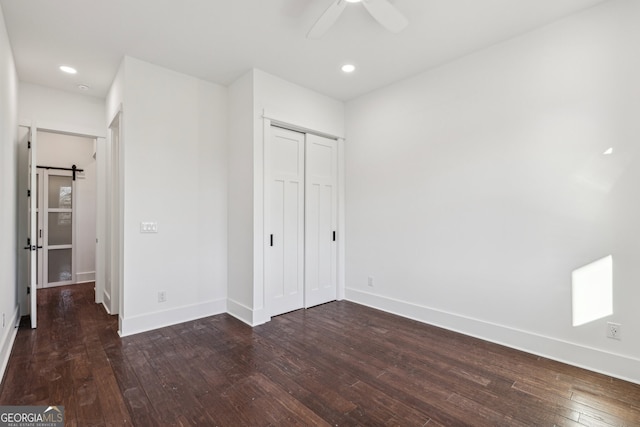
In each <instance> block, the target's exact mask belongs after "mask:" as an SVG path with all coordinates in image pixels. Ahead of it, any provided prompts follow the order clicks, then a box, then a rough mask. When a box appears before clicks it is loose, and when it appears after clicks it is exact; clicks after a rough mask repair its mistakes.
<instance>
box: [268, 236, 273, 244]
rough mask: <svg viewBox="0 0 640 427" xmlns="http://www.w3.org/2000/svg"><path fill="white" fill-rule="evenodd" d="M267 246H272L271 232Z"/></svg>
mask: <svg viewBox="0 0 640 427" xmlns="http://www.w3.org/2000/svg"><path fill="white" fill-rule="evenodd" d="M269 246H273V234H271V235H270V236H269Z"/></svg>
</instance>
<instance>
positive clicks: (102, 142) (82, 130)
mask: <svg viewBox="0 0 640 427" xmlns="http://www.w3.org/2000/svg"><path fill="white" fill-rule="evenodd" d="M32 127H33V128H35V129H36V130H39V131H47V132H54V133H61V134H66V135H72V136H80V137H84V138H91V139H94V140H95V141H96V150H97V152H100V151H104V149H105V146H106V140H107V138H106V131H107V128H106V127H105V128H104V129H102V128H90V127H89V128H87V127H84V126H75V125H73V124H71V125H70V124H69V123H57V122H41V121H38V123H37V125H36V122H35V121H34V120H29V119H27V120H24V119H23V120H20V122H19V123H18V128H25V129H27V130H28V129H31V128H32ZM18 135H19V136H20V135H21V134H20V132H19V133H18ZM28 139H29V138H28V131H27V134H24V135H23V136H22V137H21V140H22V141H24V142H26V140H28ZM24 149H26V144H25V147H24V148H23V149H22V150H24ZM22 150H21V151H22ZM22 153H23V154H21V155H20V156H21V159H23V160H22V161H24V160H26V159H24V156H25V152H24V151H22ZM96 163H97V165H96V166H97V167H98V168H100V165H101V164H103V163H104V156H99V155H98V156H97V157H96ZM20 164H23V163H22V162H21V163H20ZM25 164H26V163H25ZM19 169H20V168H19ZM18 173H19V174H20V176H22V175H25V176H26V171H25V170H18ZM104 179H105V178H104V176H101V175H100V174H98V175H97V184H98V186H100V185H101V183H103V182H104ZM18 185H19V186H20V191H19V194H21V193H22V191H23V190H24V191H25V192H26V189H27V183H25V182H22V183H21V182H19V183H18ZM98 192H99V190H98ZM98 203H100V194H98ZM26 207H27V205H26V204H23V205H22V207H20V206H19V208H18V209H19V211H20V212H21V214H20V215H19V217H22V215H25V214H26V212H24V210H25V209H26ZM97 208H99V205H98V206H97ZM97 211H98V212H97V218H96V235H100V231H101V230H103V229H104V227H105V224H104V218H103V217H102V216H101V213H100V211H99V209H97ZM24 227H26V224H23V225H22V226H21V227H20V230H23V229H24ZM22 233H24V232H23V231H21V232H19V234H22ZM19 237H20V236H19ZM24 237H25V239H26V236H24ZM19 243H20V246H19V254H20V255H19V256H18V258H19V260H18V263H19V265H20V266H21V267H20V268H19V271H18V273H19V274H18V276H19V279H18V280H19V283H20V293H19V300H20V313H23V314H25V315H26V314H27V313H29V312H30V308H29V301H28V298H27V297H28V296H27V287H28V285H29V284H28V272H27V263H26V261H25V256H26V252H27V251H25V250H22V246H23V244H24V242H23V241H22V238H20V239H19ZM96 245H97V247H96V281H95V283H96V288H95V302H96V303H98V304H101V303H102V295H103V289H104V280H103V278H102V277H101V275H100V274H99V266H100V265H101V264H103V263H104V260H103V259H102V258H101V256H100V255H99V254H100V253H101V252H100V248H101V245H102V242H101V239H99V238H98V239H97V242H96ZM121 303H122V301H121Z"/></svg>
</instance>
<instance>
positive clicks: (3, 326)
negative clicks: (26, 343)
mask: <svg viewBox="0 0 640 427" xmlns="http://www.w3.org/2000/svg"><path fill="white" fill-rule="evenodd" d="M2 327H3V328H4V313H2Z"/></svg>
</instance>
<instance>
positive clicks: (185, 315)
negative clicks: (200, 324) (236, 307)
mask: <svg viewBox="0 0 640 427" xmlns="http://www.w3.org/2000/svg"><path fill="white" fill-rule="evenodd" d="M226 311H227V300H226V298H224V299H219V300H212V301H205V302H202V303H198V304H191V305H185V306H182V307H175V308H170V309H167V310H162V311H156V312H153V313H148V314H143V315H140V316H132V317H124V318H121V323H120V330H119V331H118V334H120V336H121V337H126V336H128V335H134V334H139V333H141V332H146V331H151V330H153V329H158V328H163V327H165V326H171V325H176V324H178V323H184V322H190V321H192V320H196V319H201V318H203V317H208V316H214V315H216V314H222V313H226Z"/></svg>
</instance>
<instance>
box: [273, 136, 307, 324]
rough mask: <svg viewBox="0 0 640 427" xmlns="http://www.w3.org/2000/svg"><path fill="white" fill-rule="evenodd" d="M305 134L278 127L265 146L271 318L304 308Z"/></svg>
mask: <svg viewBox="0 0 640 427" xmlns="http://www.w3.org/2000/svg"><path fill="white" fill-rule="evenodd" d="M304 141H305V135H304V134H302V133H299V132H294V131H290V130H286V129H281V128H277V127H272V128H271V137H270V138H269V139H268V140H267V146H266V147H265V148H266V150H265V176H266V180H267V182H266V188H265V193H266V194H265V196H266V197H265V198H266V202H267V203H266V205H265V210H267V212H265V213H266V224H265V226H266V227H265V228H266V230H265V231H266V237H267V239H266V242H265V244H266V248H265V255H266V256H265V261H266V262H265V292H266V298H267V300H268V304H267V306H268V309H269V315H270V316H276V315H278V314H282V313H286V312H289V311H292V310H297V309H299V308H302V307H303V305H304V261H303V260H304Z"/></svg>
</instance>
